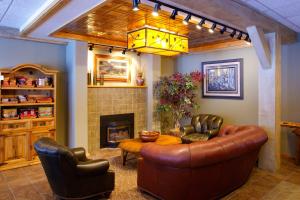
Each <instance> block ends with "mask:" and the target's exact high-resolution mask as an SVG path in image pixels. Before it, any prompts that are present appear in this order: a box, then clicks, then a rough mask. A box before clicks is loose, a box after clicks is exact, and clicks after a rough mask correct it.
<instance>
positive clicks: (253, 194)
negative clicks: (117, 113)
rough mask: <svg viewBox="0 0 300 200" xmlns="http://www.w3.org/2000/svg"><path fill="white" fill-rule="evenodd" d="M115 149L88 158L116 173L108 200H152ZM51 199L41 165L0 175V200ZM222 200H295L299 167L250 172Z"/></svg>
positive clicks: (286, 163) (287, 163)
mask: <svg viewBox="0 0 300 200" xmlns="http://www.w3.org/2000/svg"><path fill="white" fill-rule="evenodd" d="M120 153H121V152H120V150H119V149H101V150H99V152H96V154H95V155H92V156H91V158H106V159H109V161H110V164H111V166H110V169H112V170H114V171H115V173H116V180H115V186H116V187H115V190H114V191H113V192H112V194H111V197H110V199H112V200H155V198H153V197H152V196H150V195H148V194H146V193H141V192H140V191H139V190H138V189H137V185H136V180H137V173H136V165H137V161H136V159H133V160H130V161H128V162H127V164H126V166H123V165H122V159H121V157H120ZM53 199H55V198H54V196H53V194H52V191H51V188H50V187H49V184H48V181H47V178H46V176H45V174H44V171H43V168H42V167H41V165H34V166H30V167H23V168H18V169H13V170H7V171H2V172H0V200H53ZM223 199H224V200H240V199H241V200H247V199H249V200H254V199H266V200H284V199H287V200H294V199H295V200H296V199H300V167H299V166H296V165H295V164H294V163H293V161H292V160H287V159H283V160H282V167H281V169H280V170H279V171H278V172H276V173H271V172H267V171H264V170H261V169H257V168H254V170H253V172H252V174H251V176H250V179H249V180H248V181H247V183H246V184H245V185H243V186H242V187H241V188H239V189H237V190H235V191H234V192H232V193H230V194H228V195H227V196H225V197H224V198H223Z"/></svg>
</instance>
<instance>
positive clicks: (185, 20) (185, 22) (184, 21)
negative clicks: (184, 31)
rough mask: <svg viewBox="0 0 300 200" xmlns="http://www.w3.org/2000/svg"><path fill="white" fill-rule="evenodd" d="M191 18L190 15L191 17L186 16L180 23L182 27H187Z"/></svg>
mask: <svg viewBox="0 0 300 200" xmlns="http://www.w3.org/2000/svg"><path fill="white" fill-rule="evenodd" d="M191 17H192V15H191V14H188V15H187V16H186V17H185V19H184V20H183V21H182V23H183V24H184V25H188V23H189V21H190V19H191Z"/></svg>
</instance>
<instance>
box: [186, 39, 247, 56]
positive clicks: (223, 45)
mask: <svg viewBox="0 0 300 200" xmlns="http://www.w3.org/2000/svg"><path fill="white" fill-rule="evenodd" d="M246 47H251V45H249V44H247V43H246V42H245V41H243V40H232V39H227V40H222V41H215V42H209V43H205V44H201V45H200V46H197V47H192V48H189V53H199V52H210V51H217V50H224V49H226V50H228V49H237V48H246Z"/></svg>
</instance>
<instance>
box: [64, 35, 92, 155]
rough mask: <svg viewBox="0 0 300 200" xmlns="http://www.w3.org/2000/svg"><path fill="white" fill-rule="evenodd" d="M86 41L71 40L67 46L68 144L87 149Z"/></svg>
mask: <svg viewBox="0 0 300 200" xmlns="http://www.w3.org/2000/svg"><path fill="white" fill-rule="evenodd" d="M87 54H88V52H87V43H86V42H78V41H71V42H69V43H68V46H67V53H66V56H67V59H66V60H67V69H68V109H69V146H70V147H84V148H85V149H86V150H87V149H88V123H87V122H88V121H87V64H88V60H87Z"/></svg>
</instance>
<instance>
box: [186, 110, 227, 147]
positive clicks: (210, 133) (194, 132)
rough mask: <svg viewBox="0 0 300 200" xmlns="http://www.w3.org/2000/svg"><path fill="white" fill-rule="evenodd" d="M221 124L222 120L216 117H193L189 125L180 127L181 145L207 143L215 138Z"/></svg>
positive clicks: (203, 115)
mask: <svg viewBox="0 0 300 200" xmlns="http://www.w3.org/2000/svg"><path fill="white" fill-rule="evenodd" d="M222 124H223V118H222V117H219V116H217V115H211V114H200V115H196V116H193V118H192V121H191V125H187V126H183V127H181V132H182V133H183V135H182V137H181V139H182V142H183V143H192V142H196V141H207V140H208V139H210V138H212V137H214V136H216V135H217V134H218V132H219V130H220V128H221V126H222Z"/></svg>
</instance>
